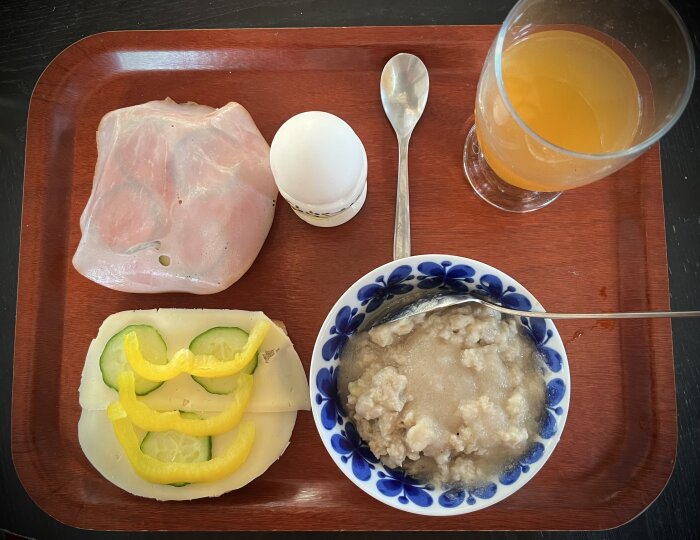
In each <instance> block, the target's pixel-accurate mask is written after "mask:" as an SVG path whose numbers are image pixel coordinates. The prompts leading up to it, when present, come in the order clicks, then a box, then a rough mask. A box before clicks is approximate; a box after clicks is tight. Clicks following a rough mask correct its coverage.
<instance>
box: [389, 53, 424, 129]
mask: <svg viewBox="0 0 700 540" xmlns="http://www.w3.org/2000/svg"><path fill="white" fill-rule="evenodd" d="M380 86H381V97H382V106H383V107H384V112H385V113H386V116H387V118H388V119H389V122H391V125H392V127H393V128H394V131H395V132H396V135H397V137H399V138H401V137H410V136H411V133H412V132H413V128H415V127H416V124H417V123H418V120H420V117H421V116H422V115H423V111H424V110H425V105H426V103H427V101H428V90H429V86H430V84H429V78H428V70H427V69H426V67H425V64H423V62H422V61H421V59H420V58H418V57H417V56H414V55H412V54H408V53H399V54H397V55H396V56H394V57H393V58H391V60H389V61H388V62H387V63H386V65H385V66H384V70H383V71H382V78H381V84H380Z"/></svg>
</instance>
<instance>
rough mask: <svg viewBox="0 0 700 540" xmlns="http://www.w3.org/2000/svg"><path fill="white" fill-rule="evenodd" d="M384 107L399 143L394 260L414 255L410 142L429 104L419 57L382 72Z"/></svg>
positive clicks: (401, 57)
mask: <svg viewBox="0 0 700 540" xmlns="http://www.w3.org/2000/svg"><path fill="white" fill-rule="evenodd" d="M380 87H381V96H382V105H383V107H384V112H385V113H386V116H387V118H389V122H391V125H392V126H393V128H394V131H395V132H396V137H397V139H398V141H399V181H398V187H397V189H396V220H395V222H394V260H396V259H402V258H403V257H408V256H410V255H411V219H410V215H409V204H408V142H409V140H410V139H411V134H412V133H413V128H415V127H416V124H417V123H418V120H420V117H421V115H422V114H423V111H424V110H425V104H426V102H427V101H428V88H429V79H428V70H427V69H426V67H425V64H423V62H422V61H421V59H420V58H418V57H417V56H414V55H412V54H408V53H399V54H397V55H396V56H394V57H393V58H391V60H389V61H388V62H387V63H386V65H385V66H384V69H383V70H382V79H381V83H380Z"/></svg>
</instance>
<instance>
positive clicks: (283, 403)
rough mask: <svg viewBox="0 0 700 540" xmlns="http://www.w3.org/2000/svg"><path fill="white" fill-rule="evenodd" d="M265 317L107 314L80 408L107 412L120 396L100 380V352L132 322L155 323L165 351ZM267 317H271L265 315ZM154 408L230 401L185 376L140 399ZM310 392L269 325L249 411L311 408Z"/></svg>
mask: <svg viewBox="0 0 700 540" xmlns="http://www.w3.org/2000/svg"><path fill="white" fill-rule="evenodd" d="M261 318H265V319H267V316H266V315H265V314H264V313H262V312H259V311H241V310H223V309H152V310H140V311H139V310H137V311H122V312H120V313H115V314H113V315H110V316H109V317H107V319H105V321H104V322H103V323H102V326H101V327H100V329H99V331H98V333H97V337H96V338H95V339H94V340H93V341H92V343H91V344H90V347H89V349H88V353H87V358H86V360H85V366H84V367H83V374H82V378H81V382H80V406H81V407H82V408H83V409H84V410H93V411H97V410H106V409H107V406H108V405H109V404H110V403H111V402H112V401H115V400H116V399H118V396H117V392H116V391H115V390H113V389H112V388H109V387H108V386H107V385H106V384H105V383H104V381H103V380H102V373H101V372H100V355H101V354H102V351H103V350H104V347H105V345H106V344H107V341H109V339H110V338H111V337H112V336H113V335H114V334H116V333H118V332H120V331H121V330H122V329H123V328H124V327H126V326H128V325H130V324H148V325H151V326H153V327H154V328H155V329H156V330H158V332H159V333H160V335H161V336H162V337H163V339H164V340H165V343H166V345H167V347H168V354H169V355H172V354H174V353H175V351H177V350H179V349H182V348H187V347H188V346H189V344H190V342H191V341H192V339H194V338H195V337H196V336H198V335H199V334H201V333H202V332H204V331H206V330H208V329H210V328H213V327H215V326H236V327H238V328H241V329H242V330H245V331H247V332H250V330H251V329H252V328H253V326H254V325H255V323H256V321H258V320H260V319H261ZM268 320H269V319H268ZM140 399H141V400H142V401H143V402H144V403H146V404H147V405H148V406H149V407H151V408H153V409H157V410H175V409H179V410H183V411H196V412H207V411H211V412H217V411H221V410H223V409H225V408H226V407H227V406H228V405H229V404H230V402H231V399H232V397H231V396H230V395H218V394H210V393H209V392H207V391H206V390H205V389H204V388H203V387H202V386H201V385H199V384H197V383H196V382H195V381H194V380H193V379H192V377H190V376H189V375H188V374H185V373H183V374H181V375H178V376H177V377H176V378H174V379H172V380H170V381H167V382H165V383H163V384H162V385H161V386H160V387H159V388H158V389H156V390H154V391H153V392H151V393H150V394H148V395H146V396H144V397H143V398H140ZM309 409H310V403H309V390H308V384H307V379H306V374H305V372H304V368H303V366H302V364H301V360H300V359H299V355H298V354H297V352H296V351H295V350H294V346H293V345H292V342H291V341H290V339H289V337H288V336H287V335H286V334H285V332H284V331H283V330H282V329H281V328H280V327H279V326H277V325H276V324H273V325H271V328H270V331H269V332H268V334H267V336H266V337H265V340H264V341H263V344H262V346H261V347H260V350H259V353H258V367H257V369H256V370H255V383H254V387H253V396H252V397H251V400H250V402H249V404H248V407H247V409H246V410H247V411H249V412H281V411H297V410H309Z"/></svg>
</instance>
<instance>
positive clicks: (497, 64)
mask: <svg viewBox="0 0 700 540" xmlns="http://www.w3.org/2000/svg"><path fill="white" fill-rule="evenodd" d="M528 1H530V0H518V2H517V3H516V4H515V6H513V8H512V9H511V10H510V12H509V13H508V15H507V16H506V18H505V20H504V21H503V24H502V25H501V28H500V30H499V31H498V35H497V36H496V43H495V50H494V68H495V70H496V84H497V86H498V91H499V93H500V94H501V98H502V99H503V102H504V103H505V105H506V108H507V109H508V112H509V113H510V114H511V116H512V117H513V118H514V119H515V121H516V122H517V123H518V125H519V126H520V127H521V128H522V129H523V130H524V131H525V133H526V134H527V135H529V136H530V137H532V138H533V139H535V140H536V141H537V142H539V143H540V144H542V145H544V146H545V147H547V148H549V149H552V150H555V151H557V152H559V153H561V154H564V155H567V156H570V157H575V158H585V159H601V160H602V159H615V158H621V157H627V156H631V155H634V154H637V153H641V152H643V151H644V150H646V149H648V148H649V147H650V146H651V145H653V144H654V143H656V142H657V141H658V140H659V139H660V138H661V137H663V136H664V135H665V134H666V133H668V131H669V130H670V129H671V128H672V127H673V125H674V124H675V123H676V122H677V121H678V119H679V118H680V116H681V115H682V114H683V111H685V108H686V106H687V105H688V101H689V100H690V96H691V94H692V92H693V83H694V82H695V51H694V49H693V43H692V41H691V39H690V35H689V34H688V29H687V28H686V26H685V23H684V22H683V19H681V17H680V15H678V12H677V11H676V10H675V9H674V8H673V6H672V5H671V4H670V3H669V2H668V1H667V0H658V1H659V3H660V4H662V5H663V6H664V7H665V8H666V10H667V11H668V13H669V14H670V15H671V17H672V18H673V20H674V21H675V23H676V26H677V28H678V30H679V31H680V33H681V35H682V36H683V41H684V42H685V47H686V51H687V53H688V66H689V69H688V81H687V82H686V85H685V89H684V91H683V95H682V96H681V99H680V101H679V103H678V107H677V108H676V111H675V112H674V113H673V116H672V117H671V118H669V119H668V120H666V121H665V122H664V123H663V124H662V125H661V126H660V127H659V128H657V129H656V130H655V131H654V132H653V133H651V134H650V135H649V136H648V137H646V138H645V139H644V140H643V141H641V142H639V143H637V144H635V145H634V146H631V147H630V148H627V149H625V150H618V151H616V152H608V153H602V154H594V153H587V152H577V151H575V150H569V149H567V148H564V147H562V146H558V145H556V144H554V143H552V142H550V141H548V140H547V139H545V138H544V137H542V136H541V135H539V134H538V133H536V132H535V131H533V129H532V128H530V126H528V125H527V123H526V122H525V121H524V120H523V119H522V118H521V117H520V115H519V114H518V113H517V112H516V111H515V109H514V107H513V105H512V103H511V102H510V98H509V97H508V93H507V92H506V88H505V84H504V82H503V76H502V54H503V43H504V41H505V35H506V32H507V31H508V29H509V28H510V27H511V25H512V24H513V21H514V19H515V17H516V13H518V8H519V7H520V6H521V5H522V4H524V3H525V2H528Z"/></svg>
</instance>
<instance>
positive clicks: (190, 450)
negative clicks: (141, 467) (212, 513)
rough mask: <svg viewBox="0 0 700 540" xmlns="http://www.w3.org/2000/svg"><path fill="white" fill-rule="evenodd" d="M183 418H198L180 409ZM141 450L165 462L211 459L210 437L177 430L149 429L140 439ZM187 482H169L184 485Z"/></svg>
mask: <svg viewBox="0 0 700 540" xmlns="http://www.w3.org/2000/svg"><path fill="white" fill-rule="evenodd" d="M180 416H182V417H183V418H199V415H197V414H195V413H193V412H185V411H180ZM141 451H142V452H143V453H144V454H146V455H147V456H151V457H154V458H156V459H158V460H160V461H164V462H166V463H172V462H175V463H196V462H198V461H209V460H210V459H211V437H193V436H192V435H186V434H184V433H180V432H179V431H161V432H155V431H149V432H148V433H146V436H145V437H144V438H143V440H142V441H141ZM187 484H188V482H176V483H173V484H170V485H171V486H175V487H182V486H186V485H187Z"/></svg>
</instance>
